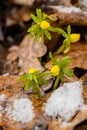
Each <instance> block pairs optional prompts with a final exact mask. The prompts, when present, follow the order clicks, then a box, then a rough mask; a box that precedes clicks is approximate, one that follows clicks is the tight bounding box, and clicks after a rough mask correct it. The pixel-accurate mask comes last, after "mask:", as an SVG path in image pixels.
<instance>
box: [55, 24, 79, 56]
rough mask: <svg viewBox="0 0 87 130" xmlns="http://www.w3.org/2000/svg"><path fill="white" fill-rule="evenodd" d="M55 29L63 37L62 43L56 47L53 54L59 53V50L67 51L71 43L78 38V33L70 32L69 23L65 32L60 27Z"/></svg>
mask: <svg viewBox="0 0 87 130" xmlns="http://www.w3.org/2000/svg"><path fill="white" fill-rule="evenodd" d="M56 30H57V32H58V34H61V35H62V36H63V37H64V38H65V39H64V41H63V44H62V45H61V46H60V47H59V48H58V50H57V51H56V52H55V53H54V55H56V54H60V53H61V52H63V53H67V52H68V51H69V50H70V48H71V43H75V42H77V41H79V39H80V34H76V33H72V34H71V26H70V25H68V27H67V32H65V31H64V30H63V29H61V28H56Z"/></svg>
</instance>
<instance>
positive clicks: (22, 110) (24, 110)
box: [5, 98, 35, 123]
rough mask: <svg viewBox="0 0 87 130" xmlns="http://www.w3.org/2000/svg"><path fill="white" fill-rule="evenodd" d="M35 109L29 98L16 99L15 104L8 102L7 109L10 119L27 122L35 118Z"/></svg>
mask: <svg viewBox="0 0 87 130" xmlns="http://www.w3.org/2000/svg"><path fill="white" fill-rule="evenodd" d="M12 105H13V106H12ZM33 109H34V108H33V105H32V102H31V101H30V100H29V99H28V98H21V99H15V100H14V102H13V104H8V105H7V108H6V110H5V111H6V115H7V116H8V117H9V118H10V119H13V120H15V121H21V122H22V123H26V122H28V121H31V120H32V119H33V118H34V116H35V114H34V111H33Z"/></svg>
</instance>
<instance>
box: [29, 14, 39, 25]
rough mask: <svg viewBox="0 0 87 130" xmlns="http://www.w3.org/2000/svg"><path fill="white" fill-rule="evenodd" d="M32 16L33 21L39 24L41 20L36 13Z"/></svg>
mask: <svg viewBox="0 0 87 130" xmlns="http://www.w3.org/2000/svg"><path fill="white" fill-rule="evenodd" d="M31 18H32V19H33V21H34V22H35V23H36V24H39V22H40V21H39V20H38V18H37V17H36V16H35V15H33V14H31Z"/></svg>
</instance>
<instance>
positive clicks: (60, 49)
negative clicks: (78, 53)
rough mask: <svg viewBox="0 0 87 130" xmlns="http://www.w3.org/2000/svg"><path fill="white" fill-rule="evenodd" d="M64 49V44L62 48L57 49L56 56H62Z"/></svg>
mask: <svg viewBox="0 0 87 130" xmlns="http://www.w3.org/2000/svg"><path fill="white" fill-rule="evenodd" d="M64 48H65V46H64V44H63V45H62V46H60V47H59V48H58V49H57V51H56V52H54V55H58V54H60V53H61V52H63V50H64Z"/></svg>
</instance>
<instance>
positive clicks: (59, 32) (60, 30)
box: [56, 28, 67, 38]
mask: <svg viewBox="0 0 87 130" xmlns="http://www.w3.org/2000/svg"><path fill="white" fill-rule="evenodd" d="M56 29H57V32H58V34H61V35H62V36H63V37H65V38H67V33H66V32H65V31H64V30H63V29H61V28H56Z"/></svg>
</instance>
